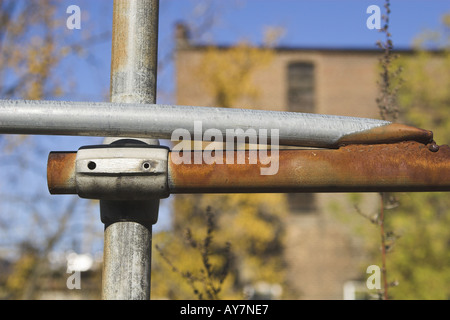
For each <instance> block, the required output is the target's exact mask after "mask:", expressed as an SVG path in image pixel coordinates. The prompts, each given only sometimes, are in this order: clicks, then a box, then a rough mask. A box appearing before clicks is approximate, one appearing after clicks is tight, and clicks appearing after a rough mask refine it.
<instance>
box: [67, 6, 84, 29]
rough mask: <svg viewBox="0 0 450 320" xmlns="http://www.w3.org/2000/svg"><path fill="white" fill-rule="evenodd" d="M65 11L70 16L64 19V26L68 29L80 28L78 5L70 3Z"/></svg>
mask: <svg viewBox="0 0 450 320" xmlns="http://www.w3.org/2000/svg"><path fill="white" fill-rule="evenodd" d="M66 13H68V14H70V16H69V17H68V18H67V20H66V27H67V29H69V30H73V29H77V30H80V29H81V9H80V7H79V6H76V5H70V6H68V7H67V10H66Z"/></svg>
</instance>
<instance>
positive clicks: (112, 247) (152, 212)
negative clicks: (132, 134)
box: [100, 0, 159, 300]
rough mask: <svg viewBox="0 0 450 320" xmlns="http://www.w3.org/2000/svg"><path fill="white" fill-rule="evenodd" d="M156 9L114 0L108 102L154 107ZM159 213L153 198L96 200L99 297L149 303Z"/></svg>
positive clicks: (135, 0) (138, 0)
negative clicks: (100, 241)
mask: <svg viewBox="0 0 450 320" xmlns="http://www.w3.org/2000/svg"><path fill="white" fill-rule="evenodd" d="M158 11H159V0H114V17H113V37H112V62H111V102H124V103H156V78H157V53H158ZM112 141H113V144H124V143H125V144H129V143H132V144H135V143H143V142H142V141H136V140H124V139H122V140H112ZM153 143H154V144H158V141H157V140H154V141H153ZM158 210H159V199H157V198H155V199H151V200H149V201H109V200H108V201H106V200H101V201H100V212H101V219H102V222H103V223H104V224H105V235H104V257H103V279H102V281H103V283H102V298H103V299H105V300H114V299H121V300H146V299H150V284H151V281H150V274H151V241H152V225H153V224H155V223H156V221H157V218H158Z"/></svg>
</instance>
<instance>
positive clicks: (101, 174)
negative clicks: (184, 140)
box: [75, 144, 169, 200]
mask: <svg viewBox="0 0 450 320" xmlns="http://www.w3.org/2000/svg"><path fill="white" fill-rule="evenodd" d="M168 152H169V148H167V147H161V146H158V147H154V146H147V145H140V146H138V147H136V146H121V145H120V144H119V145H116V146H114V145H109V146H104V145H103V146H91V147H88V148H81V149H80V150H78V153H77V158H76V168H75V171H76V173H75V180H76V189H77V193H78V195H79V196H80V197H81V198H88V199H102V200H107V199H109V200H145V199H147V200H149V199H151V198H155V199H162V198H167V197H168V196H169V190H168V186H167V157H168Z"/></svg>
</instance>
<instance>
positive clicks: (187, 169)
mask: <svg viewBox="0 0 450 320" xmlns="http://www.w3.org/2000/svg"><path fill="white" fill-rule="evenodd" d="M191 156H192V158H191V159H192V163H193V160H194V152H192V154H191ZM205 157H206V159H207V160H211V159H210V158H208V154H206V155H204V158H203V159H205ZM246 159H248V152H247V154H246ZM274 160H275V159H274ZM277 161H278V168H279V170H278V172H277V173H276V174H275V175H261V174H260V168H261V167H262V166H267V165H263V164H261V163H260V162H258V163H257V164H248V163H247V164H226V159H225V156H224V158H223V161H222V163H224V164H217V163H212V164H206V163H205V162H204V163H203V164H178V165H177V164H174V163H173V162H172V160H171V154H169V188H170V192H171V193H247V192H381V191H393V192H394V191H398V192H403V191H450V148H449V147H448V146H441V147H440V148H439V150H438V151H436V152H432V151H430V150H429V148H428V147H427V146H426V145H425V144H422V143H419V142H415V141H407V142H401V143H391V144H376V145H348V146H345V147H341V148H339V149H337V150H330V149H314V150H311V149H309V150H280V151H279V157H278V160H277ZM206 162H208V161H206Z"/></svg>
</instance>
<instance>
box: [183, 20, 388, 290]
mask: <svg viewBox="0 0 450 320" xmlns="http://www.w3.org/2000/svg"><path fill="white" fill-rule="evenodd" d="M185 35H186V32H184V30H182V29H181V27H180V26H179V29H177V36H178V38H177V43H178V48H177V52H176V55H175V68H176V104H178V105H196V106H215V101H214V97H213V96H211V93H210V92H208V90H206V89H205V87H204V84H203V83H202V82H201V81H199V80H198V71H196V70H198V67H199V65H200V64H201V61H202V59H203V57H204V55H205V52H206V51H207V47H205V46H199V45H191V44H189V41H188V39H187V38H186V37H185ZM226 49H227V48H226V47H223V48H219V50H221V52H223V54H224V55H225V54H227V50H226ZM273 53H274V54H273V59H271V61H270V63H268V64H267V65H265V66H264V67H261V68H258V69H256V70H255V72H254V74H253V75H252V81H253V84H254V86H255V87H256V88H258V95H257V97H256V98H254V99H253V100H252V101H248V100H245V99H243V100H242V101H240V102H239V103H237V104H236V107H239V108H249V109H265V110H277V111H293V112H308V113H320V114H330V115H344V116H353V117H367V118H379V111H378V109H377V105H376V97H377V94H378V89H377V80H378V78H379V69H378V61H379V60H378V59H379V58H380V55H381V53H380V51H379V50H353V49H339V50H337V49H326V48H324V49H312V48H309V49H304V48H275V49H274V51H273ZM362 197H365V200H364V201H363V203H364V206H365V207H364V208H362V210H367V211H368V212H372V213H376V212H377V210H378V201H377V199H378V198H377V197H378V196H377V195H376V194H364V195H362ZM288 198H289V206H290V213H289V216H288V218H287V221H286V226H287V239H286V251H285V259H286V262H287V267H288V277H289V282H290V283H291V284H292V285H293V287H294V288H295V292H296V295H295V297H294V298H298V299H342V298H343V297H344V288H348V287H349V286H348V284H349V283H353V282H352V281H355V280H357V281H364V279H363V278H361V276H362V274H363V272H364V270H365V268H367V265H366V266H364V263H366V264H367V257H366V254H365V252H364V249H363V246H362V242H361V239H359V238H358V237H357V236H355V234H354V232H352V230H351V228H350V227H349V226H348V225H346V224H345V223H344V222H342V221H341V220H340V219H339V218H337V217H336V215H335V214H334V213H333V210H331V209H330V207H331V204H332V203H339V204H340V208H341V211H342V210H344V211H347V212H346V213H344V214H347V216H349V217H350V219H353V217H354V219H361V217H360V216H358V214H357V213H356V212H355V209H354V208H353V207H352V205H351V203H350V202H349V201H348V195H346V194H289V195H288Z"/></svg>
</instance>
